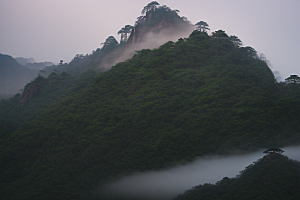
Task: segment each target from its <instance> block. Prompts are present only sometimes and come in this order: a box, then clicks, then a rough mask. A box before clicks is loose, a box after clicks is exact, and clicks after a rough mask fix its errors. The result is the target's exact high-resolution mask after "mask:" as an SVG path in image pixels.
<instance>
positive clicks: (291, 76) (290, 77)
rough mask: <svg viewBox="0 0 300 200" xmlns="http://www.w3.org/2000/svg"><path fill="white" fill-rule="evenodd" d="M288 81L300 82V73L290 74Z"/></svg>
mask: <svg viewBox="0 0 300 200" xmlns="http://www.w3.org/2000/svg"><path fill="white" fill-rule="evenodd" d="M285 82H286V83H288V84H289V83H293V84H296V83H300V77H299V76H298V75H290V76H289V77H288V78H286V79H285Z"/></svg>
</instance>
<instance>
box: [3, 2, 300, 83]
mask: <svg viewBox="0 0 300 200" xmlns="http://www.w3.org/2000/svg"><path fill="white" fill-rule="evenodd" d="M149 2H151V0H127V1H124V0H110V1H106V0H51V1H50V0H26V1H24V0H1V1H0V53H2V54H8V55H11V56H13V57H27V58H30V57H33V58H34V59H35V60H36V61H37V62H42V61H51V62H54V63H58V62H59V60H64V62H70V61H71V60H72V58H73V57H74V56H75V55H76V54H87V53H91V52H92V51H93V50H95V49H97V48H99V47H101V43H102V42H104V41H105V39H106V38H107V37H108V36H110V35H113V36H115V37H116V38H117V39H118V40H119V37H120V36H118V35H117V32H118V31H119V30H120V29H121V28H122V27H124V25H126V24H131V25H134V22H135V21H136V18H137V17H138V16H140V15H141V14H140V12H141V10H142V9H143V7H144V6H145V5H147V4H148V3H149ZM158 2H159V3H160V4H161V5H167V6H169V7H170V8H171V9H178V10H180V13H179V15H180V16H185V17H187V18H188V20H190V21H191V22H192V23H193V24H195V23H197V22H198V21H200V20H203V21H206V22H207V23H208V24H209V26H210V28H211V31H216V30H219V29H222V30H225V31H226V33H228V34H229V35H236V36H238V37H239V38H240V39H241V40H242V41H243V43H244V45H245V46H252V47H253V48H255V49H256V50H257V51H258V52H259V53H264V54H265V56H266V57H267V59H268V60H270V62H271V65H272V70H273V71H279V72H280V74H279V75H280V76H281V77H282V78H286V77H288V76H289V75H290V74H300V68H299V66H298V65H299V63H300V62H299V61H300V56H299V55H300V42H299V41H300V40H299V35H300V26H299V24H300V12H299V8H300V1H299V0H243V1H240V0H213V1H208V0H185V1H182V0H160V1H158Z"/></svg>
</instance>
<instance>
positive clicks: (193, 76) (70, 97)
mask: <svg viewBox="0 0 300 200" xmlns="http://www.w3.org/2000/svg"><path fill="white" fill-rule="evenodd" d="M159 8H161V7H155V6H154V7H151V9H150V8H147V6H145V8H144V9H146V13H145V15H144V17H142V18H140V20H141V21H138V23H137V24H136V26H135V27H134V30H133V31H134V32H133V33H132V35H131V36H130V37H129V38H128V41H127V43H125V42H123V43H122V44H120V43H118V42H117V41H116V40H115V38H114V37H112V36H110V37H108V38H107V40H106V41H105V42H104V44H103V47H102V48H101V49H100V48H99V49H97V50H96V51H94V52H93V53H92V54H90V55H85V56H84V55H76V56H75V57H74V59H73V60H72V61H71V62H70V63H60V64H59V65H56V66H51V67H46V68H45V69H44V70H43V71H40V73H41V75H43V76H38V77H37V78H35V79H34V80H33V81H31V82H29V81H28V84H24V85H25V87H24V91H23V93H22V94H21V95H20V94H17V95H15V96H14V97H13V98H11V99H8V100H2V101H1V102H0V130H1V132H0V173H1V176H0V188H1V189H0V194H1V197H2V199H7V200H9V199H13V200H18V199H58V200H59V199H63V200H66V199H72V200H74V199H103V200H108V199H116V197H115V194H109V193H107V191H103V188H105V187H104V185H105V184H106V183H107V182H109V181H111V180H115V179H116V178H118V177H120V176H122V175H126V174H131V173H134V172H140V171H146V170H157V169H162V168H165V167H169V166H173V165H176V164H177V163H179V162H181V163H182V162H183V163H184V162H189V161H192V160H194V159H195V158H196V157H198V156H202V155H208V154H226V153H228V152H230V151H234V150H239V151H251V150H256V149H258V148H266V147H269V146H278V147H280V146H283V145H288V144H299V143H300V131H299V130H300V85H299V84H285V83H277V82H276V81H275V78H274V75H273V73H272V71H271V70H270V69H269V67H268V65H267V63H266V62H265V61H264V60H261V59H260V58H259V57H258V56H257V54H256V51H255V49H253V48H251V47H242V46H241V45H240V44H239V40H237V39H238V38H237V37H236V36H235V37H231V36H228V35H227V34H226V33H225V32H224V31H222V30H219V31H215V32H213V34H212V35H211V36H210V35H208V34H207V33H206V32H203V31H194V32H192V33H191V34H190V36H188V37H182V38H179V39H177V40H176V41H174V42H172V41H169V42H166V43H164V44H163V45H162V46H160V47H157V48H155V49H152V50H150V49H141V50H138V51H136V53H135V54H134V53H133V52H134V50H135V49H134V48H132V45H133V46H134V45H135V44H136V43H135V42H134V41H139V40H144V38H143V35H141V33H143V34H144V33H145V32H148V31H145V30H148V28H149V27H154V29H153V30H154V32H156V33H157V34H163V33H164V32H165V31H162V32H161V31H160V30H159V29H158V27H161V25H162V24H163V27H165V28H166V29H169V28H170V29H172V28H174V27H176V26H175V25H174V24H173V25H170V24H172V23H173V22H174V23H175V24H177V23H178V24H181V23H183V24H185V25H187V24H189V23H188V21H186V20H184V19H183V18H180V17H179V16H178V15H177V12H176V11H173V10H169V9H168V7H163V8H162V10H160V9H159ZM156 12H157V13H156ZM154 13H155V15H153V14H154ZM159 13H162V14H166V13H168V14H170V15H168V17H170V16H172V17H171V18H168V17H166V16H163V15H162V16H160V14H159ZM156 14H157V15H156ZM170 19H174V21H172V20H170ZM163 21H165V22H163ZM162 22H163V23H162ZM179 22H180V23H179ZM181 25H182V24H181ZM188 26H190V25H188ZM138 27H140V28H138ZM180 27H181V26H180ZM183 27H184V26H183ZM137 32H139V34H140V35H136V34H137ZM134 38H135V39H134ZM137 44H140V43H138V42H137ZM133 49H134V50H133ZM133 54H134V55H133ZM121 58H122V59H121ZM129 58H130V59H129ZM121 61H124V62H121ZM116 63H117V64H116ZM112 64H114V66H112V67H111V65H112ZM97 72H98V73H97Z"/></svg>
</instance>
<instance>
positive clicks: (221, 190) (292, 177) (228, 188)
mask: <svg viewBox="0 0 300 200" xmlns="http://www.w3.org/2000/svg"><path fill="white" fill-rule="evenodd" d="M299 198H300V162H298V161H293V160H291V159H289V158H288V157H286V156H282V155H280V154H276V153H273V154H270V155H267V156H265V157H263V158H260V159H259V160H257V161H256V162H254V164H251V165H249V166H248V167H246V168H245V170H243V171H241V172H240V174H239V175H238V176H237V177H235V178H228V177H225V178H223V179H222V180H221V181H218V182H217V183H216V184H209V183H207V184H203V185H198V186H195V187H193V188H192V189H190V190H187V191H186V192H185V193H183V194H180V195H178V196H177V197H176V198H174V199H173V200H196V199H197V200H198V199H214V200H219V199H220V200H221V199H228V200H231V199H232V200H235V199H243V200H252V199H265V200H282V199H291V200H292V199H294V200H296V199H299Z"/></svg>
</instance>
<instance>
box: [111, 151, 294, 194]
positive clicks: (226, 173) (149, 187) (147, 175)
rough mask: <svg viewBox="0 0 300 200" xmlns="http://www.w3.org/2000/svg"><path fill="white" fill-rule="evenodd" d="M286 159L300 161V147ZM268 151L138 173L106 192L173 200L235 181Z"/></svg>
mask: <svg viewBox="0 0 300 200" xmlns="http://www.w3.org/2000/svg"><path fill="white" fill-rule="evenodd" d="M282 149H283V150H284V151H285V152H284V153H283V155H286V156H288V157H289V158H290V159H293V160H297V161H300V154H299V152H300V146H290V147H284V148H282ZM263 151H264V150H260V151H257V152H253V153H248V154H233V155H230V156H204V157H200V158H198V159H197V160H195V161H194V162H191V163H189V164H186V165H180V166H177V167H174V168H171V169H168V170H160V171H150V172H144V173H136V174H133V175H131V176H127V177H124V178H122V179H120V180H119V181H116V182H113V183H111V184H110V185H108V186H107V188H106V189H109V190H111V191H113V192H114V193H117V194H119V195H122V196H126V197H129V198H140V199H171V198H174V197H175V196H177V195H178V194H180V193H183V192H184V191H186V190H188V189H191V188H192V187H194V186H196V185H199V184H204V183H212V184H214V183H216V182H217V181H220V180H222V179H223V178H224V177H229V178H233V177H236V175H238V174H239V172H240V171H242V170H244V169H245V167H247V166H249V165H250V164H252V163H253V162H254V161H257V160H258V159H259V158H262V157H263V156H264V154H263V153H262V152H263Z"/></svg>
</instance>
